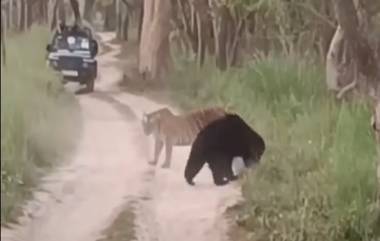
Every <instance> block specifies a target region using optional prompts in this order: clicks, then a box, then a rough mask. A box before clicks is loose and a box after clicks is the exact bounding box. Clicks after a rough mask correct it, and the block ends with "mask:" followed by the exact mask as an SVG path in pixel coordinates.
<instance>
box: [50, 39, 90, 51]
mask: <svg viewBox="0 0 380 241" xmlns="http://www.w3.org/2000/svg"><path fill="white" fill-rule="evenodd" d="M54 48H55V49H57V50H64V49H67V50H71V51H74V50H81V51H86V50H87V51H89V50H90V41H89V39H88V38H85V37H77V36H70V35H68V36H62V35H59V36H57V37H56V39H55V41H54Z"/></svg>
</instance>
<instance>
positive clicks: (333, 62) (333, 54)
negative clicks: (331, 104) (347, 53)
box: [326, 26, 343, 91]
mask: <svg viewBox="0 0 380 241" xmlns="http://www.w3.org/2000/svg"><path fill="white" fill-rule="evenodd" d="M342 43H343V30H342V28H341V27H340V26H338V27H337V29H336V30H335V34H334V36H333V38H332V40H331V43H330V47H329V50H328V52H327V56H326V84H327V88H328V89H329V90H333V91H338V90H339V83H338V78H339V61H338V52H339V49H340V48H341V46H342Z"/></svg>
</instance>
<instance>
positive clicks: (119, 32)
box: [116, 0, 130, 40]
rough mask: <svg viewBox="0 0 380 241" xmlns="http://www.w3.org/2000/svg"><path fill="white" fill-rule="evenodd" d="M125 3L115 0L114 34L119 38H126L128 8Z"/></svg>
mask: <svg viewBox="0 0 380 241" xmlns="http://www.w3.org/2000/svg"><path fill="white" fill-rule="evenodd" d="M125 3H126V2H124V1H122V0H118V1H117V2H116V18H117V19H116V36H117V38H118V39H120V40H128V28H129V11H130V9H129V7H128V6H127V4H125Z"/></svg>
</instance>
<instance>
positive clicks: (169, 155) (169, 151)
mask: <svg viewBox="0 0 380 241" xmlns="http://www.w3.org/2000/svg"><path fill="white" fill-rule="evenodd" d="M172 150H173V145H172V143H171V142H170V141H166V157H165V162H164V163H163V164H162V166H161V167H162V168H169V167H170V162H171V159H172Z"/></svg>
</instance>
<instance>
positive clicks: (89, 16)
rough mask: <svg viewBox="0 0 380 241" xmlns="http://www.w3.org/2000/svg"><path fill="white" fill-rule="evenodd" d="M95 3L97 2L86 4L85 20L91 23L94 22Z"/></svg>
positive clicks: (89, 0) (86, 0)
mask: <svg viewBox="0 0 380 241" xmlns="http://www.w3.org/2000/svg"><path fill="white" fill-rule="evenodd" d="M95 1H96V0H85V2H84V10H83V19H85V20H86V21H88V22H89V23H91V22H92V11H93V9H94V5H95Z"/></svg>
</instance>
